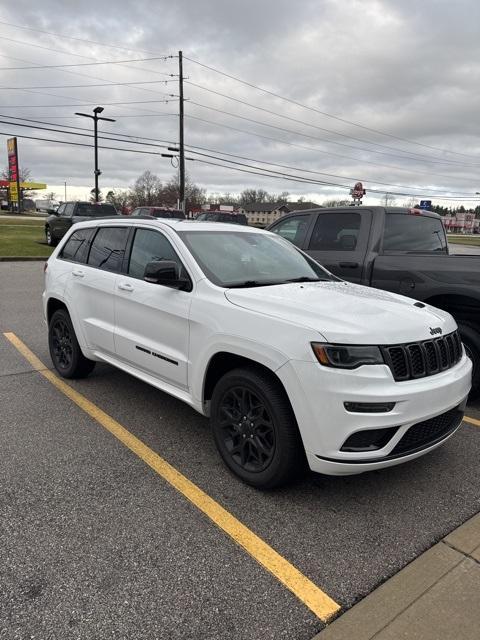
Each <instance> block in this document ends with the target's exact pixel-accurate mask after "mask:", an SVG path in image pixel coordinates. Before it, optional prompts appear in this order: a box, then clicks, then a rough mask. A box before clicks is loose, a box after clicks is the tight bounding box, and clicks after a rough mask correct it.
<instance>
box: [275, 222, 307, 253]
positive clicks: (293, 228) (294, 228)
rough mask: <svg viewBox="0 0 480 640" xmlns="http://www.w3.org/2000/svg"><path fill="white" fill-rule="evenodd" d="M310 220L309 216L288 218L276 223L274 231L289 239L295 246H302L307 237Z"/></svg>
mask: <svg viewBox="0 0 480 640" xmlns="http://www.w3.org/2000/svg"><path fill="white" fill-rule="evenodd" d="M309 222H310V218H309V216H296V217H293V218H288V219H287V220H282V222H279V223H278V224H277V225H275V227H274V228H273V229H272V232H273V233H276V234H278V235H279V236H282V238H285V240H289V241H290V242H292V243H293V244H294V245H295V246H297V247H302V246H303V243H304V242H305V238H306V237H307V231H308V226H309Z"/></svg>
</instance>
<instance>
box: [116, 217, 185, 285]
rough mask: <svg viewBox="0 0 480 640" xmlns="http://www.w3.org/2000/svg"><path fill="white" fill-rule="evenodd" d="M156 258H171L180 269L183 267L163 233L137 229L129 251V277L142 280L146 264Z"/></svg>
mask: <svg viewBox="0 0 480 640" xmlns="http://www.w3.org/2000/svg"><path fill="white" fill-rule="evenodd" d="M157 260H173V261H174V262H177V263H178V265H179V268H180V271H182V269H184V267H183V265H182V263H181V261H180V259H179V257H178V255H177V254H176V253H175V250H174V249H173V247H172V245H171V244H170V242H169V241H168V240H167V238H166V237H165V236H164V235H163V233H160V232H159V231H154V230H151V229H137V230H136V232H135V238H134V240H133V245H132V251H131V253H130V261H129V265H128V275H129V276H130V277H131V278H138V279H139V280H143V274H144V273H145V267H146V266H147V264H148V263H149V262H154V261H157Z"/></svg>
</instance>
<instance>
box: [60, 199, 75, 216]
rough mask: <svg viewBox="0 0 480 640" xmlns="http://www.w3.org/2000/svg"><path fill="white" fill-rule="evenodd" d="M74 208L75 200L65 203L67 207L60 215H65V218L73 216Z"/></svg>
mask: <svg viewBox="0 0 480 640" xmlns="http://www.w3.org/2000/svg"><path fill="white" fill-rule="evenodd" d="M74 208H75V205H74V204H73V202H69V203H68V204H67V205H65V209H64V210H63V213H61V214H60V215H61V216H63V217H64V218H71V217H72V215H73V210H74Z"/></svg>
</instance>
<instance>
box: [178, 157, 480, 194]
mask: <svg viewBox="0 0 480 640" xmlns="http://www.w3.org/2000/svg"><path fill="white" fill-rule="evenodd" d="M186 160H190V161H192V160H194V161H195V162H200V163H202V164H208V165H212V166H214V167H221V168H223V169H231V170H233V171H240V172H242V173H251V174H253V175H258V176H265V177H268V178H276V179H281V180H287V181H290V182H300V183H307V184H318V185H323V186H332V187H338V188H341V189H350V186H348V185H342V184H338V183H335V182H322V181H319V180H316V181H314V180H307V179H304V178H300V177H296V178H293V177H286V176H288V175H289V174H279V175H278V176H272V175H271V174H268V173H261V172H255V171H251V170H249V169H240V168H238V167H231V166H229V165H225V164H219V163H216V162H211V161H209V160H200V159H198V158H194V159H193V158H186ZM369 191H370V192H374V193H381V194H389V195H394V196H404V197H409V196H411V197H414V198H418V197H419V194H418V193H400V192H394V191H382V190H380V189H369ZM425 194H429V192H428V191H427V192H425ZM435 197H437V198H439V199H441V200H453V201H464V202H475V201H477V200H479V198H475V197H473V198H462V197H460V198H457V197H452V196H441V195H436V196H435Z"/></svg>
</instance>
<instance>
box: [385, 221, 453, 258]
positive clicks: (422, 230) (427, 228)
mask: <svg viewBox="0 0 480 640" xmlns="http://www.w3.org/2000/svg"><path fill="white" fill-rule="evenodd" d="M383 250H384V251H385V252H389V251H406V252H408V253H416V252H420V253H421V252H431V251H435V252H438V253H447V242H446V238H445V231H444V228H443V225H442V221H441V220H439V219H438V218H430V217H427V216H415V215H408V214H402V213H389V214H387V215H386V216H385V231H384V235H383Z"/></svg>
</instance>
